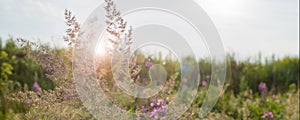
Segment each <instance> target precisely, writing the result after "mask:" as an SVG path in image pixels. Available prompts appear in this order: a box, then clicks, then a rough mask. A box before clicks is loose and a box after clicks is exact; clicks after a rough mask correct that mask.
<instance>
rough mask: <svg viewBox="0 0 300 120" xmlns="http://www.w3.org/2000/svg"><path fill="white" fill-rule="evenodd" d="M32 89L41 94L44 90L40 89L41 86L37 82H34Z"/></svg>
mask: <svg viewBox="0 0 300 120" xmlns="http://www.w3.org/2000/svg"><path fill="white" fill-rule="evenodd" d="M32 88H33V89H34V91H35V92H37V93H39V92H41V91H42V88H41V87H40V85H39V84H38V83H37V82H34V83H33V85H32Z"/></svg>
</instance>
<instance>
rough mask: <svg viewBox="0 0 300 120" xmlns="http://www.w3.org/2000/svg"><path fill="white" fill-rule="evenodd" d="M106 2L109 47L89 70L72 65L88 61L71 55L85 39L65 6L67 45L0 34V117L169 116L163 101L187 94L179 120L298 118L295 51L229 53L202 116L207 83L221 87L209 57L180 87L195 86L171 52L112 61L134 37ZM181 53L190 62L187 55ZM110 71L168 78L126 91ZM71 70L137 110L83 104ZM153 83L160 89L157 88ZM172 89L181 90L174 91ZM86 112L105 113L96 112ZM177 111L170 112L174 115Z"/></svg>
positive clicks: (142, 81) (145, 79)
mask: <svg viewBox="0 0 300 120" xmlns="http://www.w3.org/2000/svg"><path fill="white" fill-rule="evenodd" d="M106 2H107V5H106V6H105V10H106V16H105V17H106V18H107V19H106V21H105V22H106V24H107V28H106V31H107V32H108V33H109V34H110V36H112V38H109V39H108V41H109V43H110V44H111V47H110V48H107V49H106V52H105V54H103V55H102V56H101V57H100V58H101V60H100V61H98V60H97V59H96V60H95V61H96V62H95V63H94V64H95V66H94V68H85V67H84V66H83V67H81V66H79V68H80V70H77V71H76V69H74V68H76V67H77V66H76V62H77V63H78V61H79V63H80V65H85V64H86V63H85V62H86V61H87V60H85V59H76V56H78V54H79V53H80V52H82V53H85V48H84V47H83V49H81V48H80V47H82V46H84V45H85V44H84V42H83V41H80V39H79V38H80V35H82V33H81V32H80V24H79V23H78V22H77V21H76V17H74V16H73V15H72V13H71V12H70V11H68V10H66V11H65V19H66V26H67V29H66V36H64V37H63V39H64V41H65V42H66V44H68V45H69V46H68V47H66V48H56V47H50V46H49V45H47V44H39V43H34V42H31V41H30V40H27V39H23V38H17V39H14V38H10V39H8V40H5V42H3V41H2V40H1V39H0V74H1V76H0V120H2V119H3V120H6V119H8V120H11V119H15V120H23V119H25V120H38V119H45V120H65V119H71V120H90V119H145V118H151V119H156V120H160V119H168V118H166V116H167V115H168V114H167V113H168V112H169V111H172V110H171V109H170V106H169V105H170V104H171V103H172V101H173V100H174V99H175V98H177V97H179V98H180V99H179V101H185V100H187V101H188V100H192V101H191V102H192V103H191V105H185V106H183V109H185V108H186V109H187V110H186V111H185V112H184V113H183V114H182V115H181V114H180V115H179V119H180V120H191V119H208V120H219V119H222V120H223V119H226V120H227V119H229V120H230V119H243V120H247V119H250V120H252V119H253V120H264V119H267V120H271V119H272V120H282V119H283V120H299V90H300V89H299V88H300V87H299V56H286V57H276V55H273V56H271V57H262V56H261V55H260V54H258V55H257V56H249V58H247V59H243V60H241V59H237V58H236V56H235V54H234V53H228V54H227V55H226V61H227V63H226V65H227V68H226V71H227V72H226V82H225V85H224V87H223V88H222V91H221V94H220V95H218V96H217V98H216V99H218V101H217V103H216V105H215V106H214V107H213V109H212V110H211V111H210V112H209V113H208V115H207V116H206V117H204V118H200V117H199V114H198V113H199V112H200V111H199V107H201V105H203V103H204V100H205V97H206V95H208V94H207V93H208V89H209V87H220V86H213V85H211V84H210V83H211V82H213V81H212V78H213V77H212V61H211V60H210V58H201V59H199V60H196V66H197V65H198V66H197V67H199V69H200V73H197V74H199V75H200V76H199V77H195V78H196V79H197V80H198V81H199V86H198V87H197V88H196V90H193V89H191V88H190V87H188V86H184V85H190V84H193V82H190V81H191V80H192V79H195V78H189V77H186V76H184V75H182V72H181V71H184V69H185V68H184V65H180V62H179V61H178V60H176V59H173V58H174V57H172V56H169V55H160V53H158V55H157V56H149V55H147V54H145V53H142V52H135V53H134V55H133V56H132V57H130V59H121V60H120V61H116V62H115V63H116V64H114V63H113V62H114V61H113V60H111V59H112V54H111V53H116V52H118V53H120V55H121V57H122V55H124V56H125V55H128V53H130V52H131V51H130V47H131V46H130V45H131V43H132V42H134V40H133V41H131V38H132V36H131V35H132V32H134V31H132V28H131V27H129V26H127V23H126V21H125V20H123V19H122V17H121V15H120V11H117V10H116V5H114V2H112V1H111V0H106ZM82 44H83V45H82ZM74 50H79V51H80V52H74ZM118 55H119V54H118ZM83 57H84V56H83ZM121 57H120V58H121ZM79 58H80V54H79ZM86 59H92V58H86ZM94 59H95V58H94ZM182 59H185V60H187V61H193V56H186V57H185V58H182ZM123 60H124V61H123ZM127 61H128V62H127ZM123 63H126V64H125V65H126V68H128V69H125V70H124V71H125V72H128V73H129V75H127V74H125V73H123V72H124V71H123V69H121V68H122V65H123ZM74 64H75V65H74ZM157 64H160V65H161V66H157ZM74 66H75V67H74ZM160 67H163V68H164V71H163V70H162V69H160ZM115 70H117V71H118V70H119V71H120V74H116V75H117V77H119V78H128V79H126V80H124V81H122V82H125V83H134V84H137V85H140V86H147V85H148V84H151V85H155V84H159V83H160V82H161V81H155V79H153V80H152V78H151V75H149V74H158V73H163V74H160V75H161V76H157V77H158V78H165V79H166V81H165V82H164V83H163V87H162V89H161V91H159V93H157V94H156V95H154V96H150V97H147V98H139V97H134V96H131V95H129V94H126V93H124V90H123V89H121V88H119V86H118V85H117V84H116V80H115V79H116V78H117V77H116V76H115V74H114V71H115ZM126 70H128V71H126ZM188 70H189V69H188ZM76 72H77V73H78V72H79V73H81V72H82V73H83V74H84V73H91V76H93V77H94V80H95V81H93V82H94V83H97V84H94V85H98V86H97V87H98V88H101V89H102V90H103V92H104V93H105V96H107V98H109V100H110V101H111V102H112V103H113V105H116V106H117V107H119V108H121V109H122V110H124V111H125V113H137V114H138V116H132V117H131V116H129V117H130V118H124V117H123V116H117V117H115V116H114V115H118V114H119V113H118V112H119V111H113V112H111V111H106V108H108V106H102V108H99V109H102V110H101V111H99V110H98V111H97V109H95V110H94V111H93V110H88V108H87V107H86V106H85V105H86V104H84V103H83V102H82V97H81V96H80V95H79V93H78V91H76V82H75V80H74V77H75V76H76V74H74V73H76ZM88 77H89V76H88ZM152 77H153V76H152ZM83 83H84V82H83ZM182 83H183V84H184V85H183V86H181V84H182ZM156 87H157V88H156ZM87 89H88V88H87ZM152 89H159V86H154V88H152ZM178 91H182V92H183V94H179V96H178V93H179V92H178ZM139 92H140V91H137V94H138V93H139ZM146 93H147V92H146ZM95 96H96V95H95ZM189 96H193V97H195V98H194V99H191V98H190V97H189ZM90 99H93V96H92V97H91V98H90ZM100 101H101V100H100ZM90 104H96V103H90ZM92 112H98V113H99V114H104V115H105V114H108V115H107V116H106V117H103V118H102V117H99V115H95V114H91V113H92ZM108 112H110V113H108ZM175 112H176V111H174V115H177V114H176V113H175ZM171 116H172V115H171Z"/></svg>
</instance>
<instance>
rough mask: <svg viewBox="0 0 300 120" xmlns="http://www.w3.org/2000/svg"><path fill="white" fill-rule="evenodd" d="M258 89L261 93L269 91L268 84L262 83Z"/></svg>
mask: <svg viewBox="0 0 300 120" xmlns="http://www.w3.org/2000/svg"><path fill="white" fill-rule="evenodd" d="M258 89H259V90H260V91H265V90H267V85H266V83H263V82H262V83H260V84H259V85H258Z"/></svg>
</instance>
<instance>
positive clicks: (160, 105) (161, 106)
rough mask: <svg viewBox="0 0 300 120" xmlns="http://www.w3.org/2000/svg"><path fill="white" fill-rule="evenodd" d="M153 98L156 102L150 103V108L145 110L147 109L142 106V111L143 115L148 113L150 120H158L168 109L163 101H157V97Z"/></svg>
mask: <svg viewBox="0 0 300 120" xmlns="http://www.w3.org/2000/svg"><path fill="white" fill-rule="evenodd" d="M155 98H156V101H154V102H151V103H150V106H151V107H152V108H150V109H147V108H145V106H142V110H143V112H144V113H148V112H150V117H151V118H154V119H157V120H160V119H161V117H162V116H164V115H165V114H166V113H167V109H168V107H167V104H166V102H165V101H164V100H163V99H157V97H155Z"/></svg>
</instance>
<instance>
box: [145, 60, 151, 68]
mask: <svg viewBox="0 0 300 120" xmlns="http://www.w3.org/2000/svg"><path fill="white" fill-rule="evenodd" d="M152 65H153V63H152V62H151V61H146V63H145V66H146V67H147V68H150V67H151V66H152Z"/></svg>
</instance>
